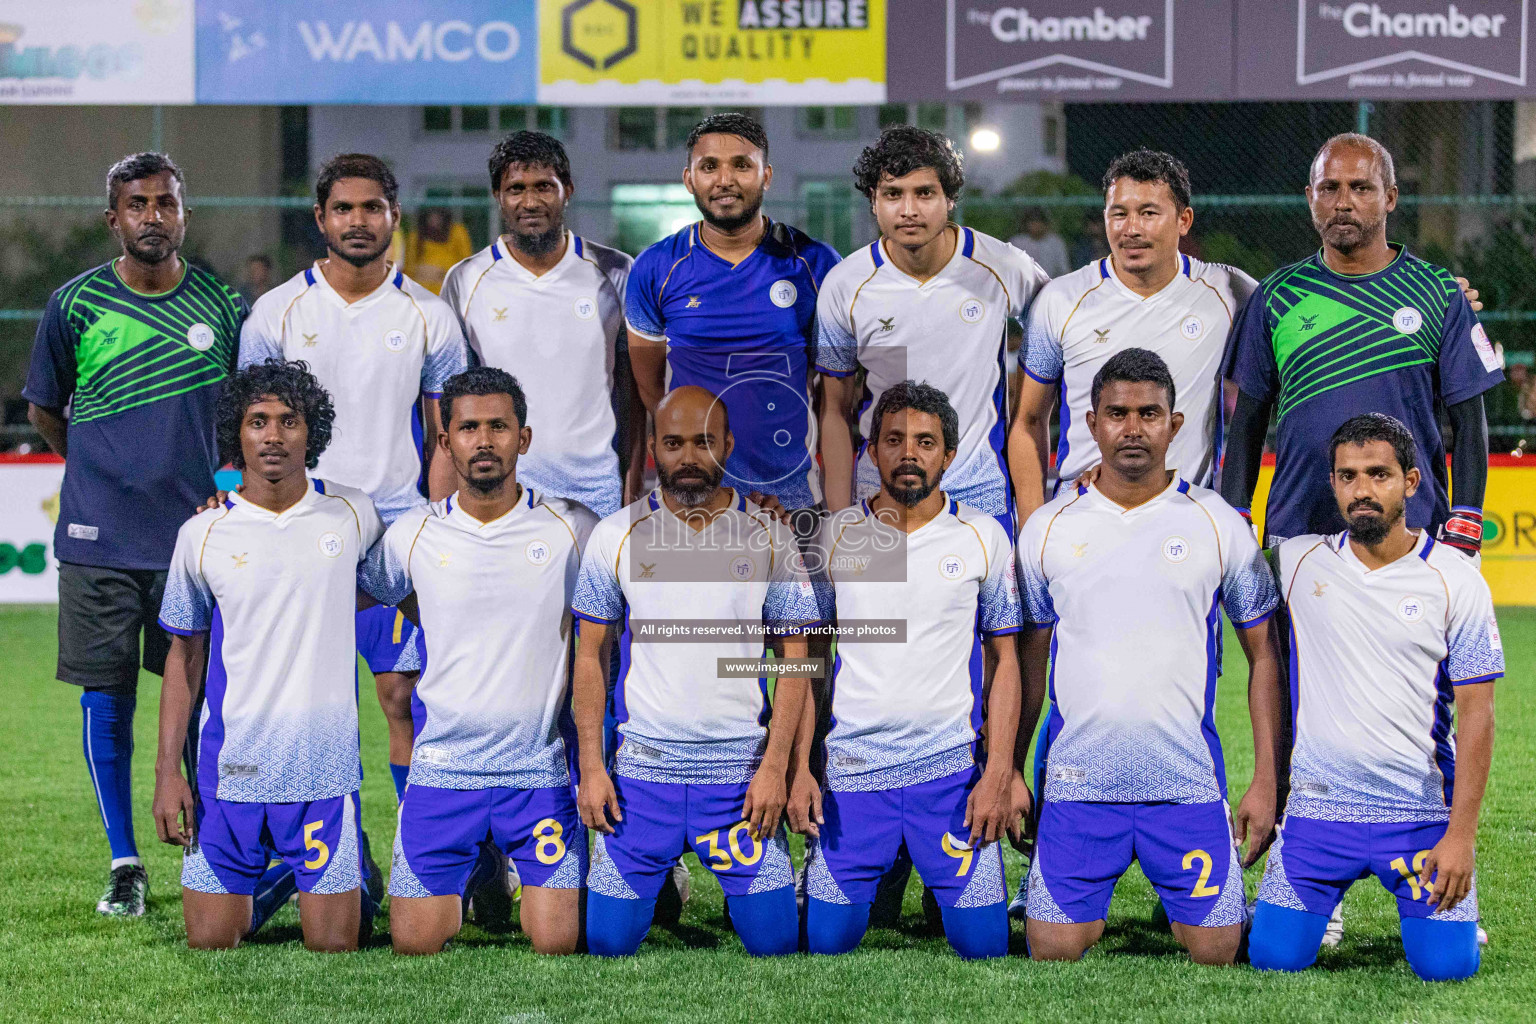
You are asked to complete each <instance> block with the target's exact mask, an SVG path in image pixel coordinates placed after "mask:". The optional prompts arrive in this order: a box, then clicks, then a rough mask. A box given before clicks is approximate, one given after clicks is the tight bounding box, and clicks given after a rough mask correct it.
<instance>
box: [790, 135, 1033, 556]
mask: <svg viewBox="0 0 1536 1024" xmlns="http://www.w3.org/2000/svg"><path fill="white" fill-rule="evenodd" d="M853 176H854V183H855V184H856V185H857V186H858V189H859V191H860V192H862V193H864V195H865V197H866V198H867V199H868V200H869V205H870V209H871V211H873V213H874V215H875V222H876V223H877V224H878V225H879V226H880V238H879V239H877V240H876V241H874V242H872V243H871V244H870V245H868V246H866V247H865V248H863V249H860V250H859V251H858V252H856V253H854V254H853V255H851V256H849V257H848V258H847V259H846V260H843V261H842V262H841V263H839V264H838V265H837V267H836V268H834V269H833V271H832V272H831V273H830V274H828V275H827V281H826V285H825V286H824V287H823V288H822V293H821V298H820V299H819V300H818V302H817V305H816V316H817V325H818V335H817V343H816V368H817V370H818V371H819V372H820V373H821V386H822V392H823V395H822V406H821V436H822V441H821V458H822V464H823V466H824V468H825V472H826V480H827V504H828V505H829V506H830V507H831V508H834V509H839V508H845V507H847V506H848V505H849V504H850V503H852V502H854V501H856V500H857V499H858V498H859V497H861V496H870V495H873V494H875V493H876V492H878V491H879V489H880V479H879V473H878V471H877V470H876V468H875V463H874V461H873V460H865V459H862V458H859V457H858V456H859V455H861V454H862V449H861V450H860V452H858V453H855V451H854V448H853V435H852V429H851V426H850V424H849V415H848V413H849V410H852V409H853V408H854V407H855V404H856V402H855V399H856V396H855V395H854V393H853V381H854V378H853V374H854V373H855V372H856V371H857V370H858V368H859V367H860V366H862V367H864V369H865V371H866V379H865V389H866V391H867V394H866V395H865V396H864V401H863V404H862V405H860V406H859V408H860V410H861V411H860V413H859V420H858V428H859V432H860V433H861V434H862V435H863V436H864V437H865V438H866V444H867V443H868V441H867V439H868V438H869V437H870V429H871V418H870V417H871V413H870V412H869V409H870V406H871V404H873V403H878V402H879V400H880V396H881V395H882V394H884V393H885V389H886V388H889V387H892V386H894V385H896V384H897V383H899V382H900V381H904V380H907V379H909V378H910V379H913V380H926V381H928V382H929V383H931V384H933V385H934V386H935V387H937V388H938V389H939V390H940V391H943V392H944V393H945V394H946V395H948V396H949V400H950V401H951V402H952V403H953V404H954V407H955V411H956V412H957V413H958V414H959V416H960V442H959V448H958V449H957V450H956V452H955V463H954V468H953V469H952V470H951V471H950V472H949V473H948V474H947V476H946V479H947V481H948V484H947V490H948V493H949V495H950V497H952V498H954V499H955V500H956V501H958V502H960V503H961V504H963V505H969V506H970V507H972V508H974V509H977V510H978V511H981V512H985V513H987V514H988V515H991V516H996V517H998V520H999V522H1001V523H1002V524H1003V526H1004V528H1005V529H1006V530H1007V531H1008V535H1009V537H1010V538H1011V537H1012V536H1013V534H1014V522H1013V502H1012V501H1011V500H1010V496H1009V484H1008V468H1007V464H1006V462H1005V460H1004V442H1005V440H1006V438H1007V434H1008V381H1007V377H1006V375H1005V373H1004V370H1003V360H1004V349H1005V345H1006V342H1007V325H1008V322H1009V321H1010V320H1017V319H1018V318H1020V317H1022V316H1023V315H1024V311H1025V310H1026V309H1028V308H1029V304H1030V301H1031V300H1032V299H1033V298H1034V297H1035V293H1036V292H1038V291H1039V290H1040V288H1041V286H1043V285H1044V284H1045V282H1046V281H1047V277H1046V274H1045V271H1043V270H1041V269H1040V266H1039V264H1037V263H1035V261H1034V260H1032V259H1030V258H1029V256H1028V255H1027V254H1026V253H1024V252H1022V251H1021V250H1019V249H1015V248H1014V247H1013V246H1011V245H1009V244H1008V243H1007V242H1002V241H999V240H997V239H996V238H992V237H991V236H989V235H984V234H982V233H980V232H979V231H973V230H972V229H970V228H962V227H959V226H957V225H955V224H953V223H951V222H950V219H949V215H950V213H951V212H952V211H953V210H954V208H955V200H956V199H958V198H959V196H960V190H961V188H962V187H963V186H964V184H965V179H964V175H963V174H962V171H961V166H960V154H959V153H957V152H956V151H955V147H954V145H953V144H952V143H951V142H950V141H949V140H948V139H946V138H945V137H944V136H943V135H940V134H939V133H938V132H931V131H927V130H925V129H922V128H914V127H912V126H910V125H902V126H898V127H895V128H888V129H886V130H885V131H884V132H882V133H881V134H880V140H879V141H878V142H876V143H875V144H874V145H873V146H870V147H869V148H867V149H865V150H864V152H863V153H862V154H860V156H859V159H858V162H857V163H856V164H854V168H853Z"/></svg>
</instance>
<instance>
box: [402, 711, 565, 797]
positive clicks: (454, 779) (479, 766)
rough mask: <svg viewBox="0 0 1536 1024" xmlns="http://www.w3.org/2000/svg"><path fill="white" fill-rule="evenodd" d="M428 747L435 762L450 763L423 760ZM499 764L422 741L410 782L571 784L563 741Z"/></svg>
mask: <svg viewBox="0 0 1536 1024" xmlns="http://www.w3.org/2000/svg"><path fill="white" fill-rule="evenodd" d="M429 719H430V712H429ZM424 747H428V748H432V749H431V750H430V751H429V753H430V755H431V757H432V758H442V759H443V760H445V761H447V762H448V763H446V764H438V763H436V762H435V761H434V760H432V759H429V758H427V757H423V756H421V752H422V750H423V748H424ZM497 760H498V759H495V758H489V757H479V758H473V757H458V756H454V755H453V754H451V753H448V754H444V753H443V752H442V751H441V744H431V743H428V744H423V743H420V742H419V741H418V743H417V747H416V754H415V756H413V757H412V758H411V774H410V776H409V782H410V784H411V785H413V786H431V787H433V788H435V789H497V788H506V789H555V788H557V787H562V786H569V785H570V783H571V775H570V769H569V768H568V767H567V765H566V761H565V744H564V743H562V742H560V741H559V740H556V741H555V743H554V744H553V745H552V746H550V747H548V748H546V749H544V750H541V751H540V752H539V753H538V754H537V755H536V756H534V757H520V758H508V759H506V762H510V763H506V762H503V763H501V764H498V763H497Z"/></svg>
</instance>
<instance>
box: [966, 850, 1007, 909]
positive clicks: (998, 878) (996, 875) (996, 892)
mask: <svg viewBox="0 0 1536 1024" xmlns="http://www.w3.org/2000/svg"><path fill="white" fill-rule="evenodd" d="M1006 895H1007V892H1006V889H1005V888H1004V883H1003V844H1002V843H999V842H992V843H988V844H987V845H986V846H983V847H982V848H981V850H980V851H978V852H977V853H976V862H975V864H974V866H973V867H972V868H971V877H970V880H969V881H968V882H966V883H965V890H964V891H963V892H961V893H960V897H959V899H957V900H955V907H956V908H957V909H960V910H969V909H971V908H973V907H990V906H992V905H993V904H995V903H1001V902H1003V899H1004V898H1005V897H1006Z"/></svg>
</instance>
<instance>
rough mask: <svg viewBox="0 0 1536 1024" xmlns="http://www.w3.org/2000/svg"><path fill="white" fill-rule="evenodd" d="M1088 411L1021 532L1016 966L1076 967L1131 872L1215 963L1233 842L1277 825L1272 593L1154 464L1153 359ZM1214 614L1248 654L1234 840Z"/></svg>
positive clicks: (1258, 570)
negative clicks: (1025, 780) (1024, 837)
mask: <svg viewBox="0 0 1536 1024" xmlns="http://www.w3.org/2000/svg"><path fill="white" fill-rule="evenodd" d="M1091 398H1092V402H1091V406H1090V411H1089V413H1088V430H1089V431H1090V433H1091V434H1092V435H1093V438H1094V441H1095V442H1097V444H1098V446H1099V453H1100V455H1101V456H1102V459H1103V462H1102V464H1101V468H1100V471H1099V476H1098V479H1097V480H1096V481H1095V482H1094V483H1091V484H1088V485H1086V486H1081V487H1076V488H1073V489H1072V490H1070V491H1068V492H1067V493H1064V494H1062V495H1060V496H1059V497H1057V498H1056V499H1055V500H1053V501H1050V502H1047V503H1046V504H1045V505H1042V506H1041V507H1040V508H1039V509H1037V510H1036V511H1035V512H1034V514H1033V515H1031V516H1030V518H1029V522H1028V523H1027V524H1026V525H1025V527H1024V532H1023V533H1022V534H1021V535H1020V537H1019V554H1018V558H1019V573H1020V577H1021V579H1022V581H1023V586H1022V588H1021V589H1022V591H1023V595H1024V607H1025V616H1024V617H1025V619H1026V621H1028V622H1032V623H1034V624H1035V625H1036V626H1037V627H1038V628H1036V629H1035V630H1034V631H1033V632H1032V634H1031V635H1030V636H1029V637H1028V639H1027V640H1026V643H1025V655H1024V678H1025V681H1026V685H1025V709H1024V717H1023V728H1022V729H1021V735H1023V736H1025V737H1027V736H1028V735H1029V733H1030V732H1031V731H1033V729H1034V725H1035V720H1036V718H1037V717H1038V714H1039V708H1040V705H1041V703H1042V701H1043V698H1044V695H1045V692H1046V690H1047V688H1049V690H1050V696H1051V701H1052V707H1051V711H1050V716H1049V718H1048V719H1047V721H1046V725H1045V729H1044V731H1043V733H1042V735H1041V737H1040V740H1039V746H1040V748H1041V749H1042V750H1043V752H1044V754H1043V756H1044V766H1045V767H1044V778H1045V786H1044V793H1043V794H1042V800H1043V802H1042V808H1043V809H1042V811H1041V815H1040V825H1039V838H1038V839H1037V841H1036V844H1035V857H1034V861H1033V863H1032V864H1031V866H1030V876H1029V890H1028V897H1027V916H1028V922H1027V924H1028V939H1029V950H1030V955H1031V956H1033V957H1034V958H1035V959H1037V960H1076V959H1078V958H1079V957H1081V956H1082V955H1083V953H1085V952H1086V951H1087V950H1088V949H1089V947H1091V946H1092V945H1093V944H1094V943H1095V942H1097V941H1098V940H1099V937H1100V936H1101V935H1102V934H1103V932H1104V920H1105V917H1106V915H1107V912H1108V910H1109V901H1110V897H1111V896H1112V895H1113V893H1114V888H1115V882H1116V881H1117V880H1118V879H1119V878H1120V876H1121V875H1122V874H1124V873H1125V871H1126V870H1127V869H1128V868H1129V867H1130V866H1131V862H1132V861H1139V862H1140V863H1141V868H1142V870H1143V871H1144V872H1145V873H1146V876H1147V879H1148V880H1149V881H1150V882H1151V883H1152V886H1153V888H1154V889H1156V890H1157V893H1158V896H1159V897H1160V898H1161V899H1162V903H1163V906H1164V907H1165V908H1166V909H1167V913H1168V917H1169V920H1170V921H1171V922H1172V925H1173V934H1174V937H1175V938H1177V939H1178V940H1179V942H1180V943H1181V944H1182V945H1183V946H1184V947H1185V948H1186V949H1188V950H1189V953H1190V957H1191V958H1192V959H1193V960H1195V961H1196V962H1197V963H1205V964H1230V963H1231V962H1232V961H1233V959H1234V957H1235V956H1236V954H1237V948H1238V944H1239V942H1240V940H1241V938H1242V926H1243V917H1244V899H1243V871H1242V861H1241V858H1240V857H1239V854H1238V851H1237V849H1236V848H1235V846H1234V842H1233V840H1234V837H1235V838H1236V839H1237V840H1239V841H1241V840H1242V839H1243V838H1244V837H1245V836H1246V837H1247V838H1248V839H1249V860H1250V861H1251V860H1253V859H1256V858H1257V857H1258V855H1259V853H1260V852H1262V848H1263V846H1264V844H1265V842H1266V841H1267V840H1268V838H1269V836H1270V834H1271V832H1272V831H1273V829H1274V823H1275V778H1276V769H1275V764H1276V762H1275V749H1276V748H1275V743H1276V736H1277V735H1278V733H1279V731H1280V726H1281V711H1280V708H1281V704H1280V676H1279V664H1278V659H1277V657H1276V654H1275V651H1274V649H1273V642H1272V637H1271V633H1272V630H1271V627H1270V622H1269V619H1270V616H1271V614H1272V613H1273V612H1274V610H1275V606H1276V604H1277V603H1278V598H1277V595H1276V593H1275V581H1274V577H1273V576H1272V575H1271V573H1270V571H1269V566H1268V565H1267V564H1265V562H1264V558H1263V555H1262V554H1261V553H1260V552H1259V547H1258V544H1257V543H1256V542H1255V541H1254V539H1253V533H1252V531H1251V530H1250V529H1249V528H1248V525H1247V523H1246V522H1244V520H1243V518H1242V517H1241V516H1240V515H1238V514H1237V513H1236V512H1235V511H1233V510H1232V508H1231V507H1230V506H1228V505H1227V504H1226V503H1224V502H1223V501H1222V500H1221V499H1220V498H1219V497H1218V496H1217V495H1215V494H1214V493H1212V492H1211V491H1208V490H1206V489H1204V488H1202V487H1196V486H1194V485H1192V484H1190V483H1189V482H1188V481H1186V480H1182V479H1180V478H1179V476H1178V474H1176V473H1172V472H1170V471H1169V470H1168V469H1167V461H1166V460H1167V454H1168V446H1169V442H1170V441H1172V439H1173V436H1174V435H1175V434H1176V433H1177V432H1178V430H1179V428H1180V426H1182V424H1183V421H1184V416H1183V414H1182V413H1176V412H1173V411H1172V410H1173V409H1174V408H1175V406H1174V400H1175V395H1174V384H1173V377H1172V375H1171V374H1170V373H1169V372H1168V367H1167V365H1166V364H1164V362H1163V361H1162V359H1161V358H1159V357H1158V356H1157V355H1155V354H1154V353H1152V352H1149V351H1147V350H1146V349H1137V348H1132V349H1125V350H1123V351H1121V352H1118V353H1116V354H1115V355H1113V356H1111V357H1110V358H1109V360H1108V361H1106V362H1105V363H1104V365H1103V366H1102V367H1100V369H1099V372H1098V373H1097V374H1096V375H1095V376H1094V379H1093V387H1092V392H1091ZM1222 608H1225V609H1226V612H1227V615H1228V616H1229V617H1230V618H1231V620H1232V624H1233V625H1234V626H1235V627H1236V629H1237V636H1238V640H1239V641H1240V642H1241V643H1242V645H1243V651H1244V653H1245V654H1247V656H1248V664H1249V674H1248V707H1249V713H1250V716H1251V718H1252V721H1253V744H1254V752H1255V758H1254V760H1255V769H1254V777H1253V784H1252V785H1251V786H1250V787H1249V788H1248V792H1247V794H1246V795H1245V796H1244V797H1243V799H1242V802H1241V803H1240V804H1239V805H1238V809H1237V815H1236V822H1235V827H1234V826H1233V824H1231V823H1229V815H1228V812H1227V804H1226V788H1227V787H1226V771H1225V769H1224V767H1223V764H1222V755H1221V743H1220V740H1219V739H1218V738H1217V736H1216V729H1215V723H1214V720H1213V716H1214V707H1213V705H1214V703H1215V699H1216V676H1217V671H1218V668H1219V664H1218V661H1217V659H1218V657H1219V652H1220V646H1219V643H1218V641H1219V639H1220V637H1221V612H1220V609H1222ZM1053 633H1054V635H1053ZM1048 657H1049V659H1050V660H1051V661H1052V662H1053V664H1051V666H1050V670H1049V674H1047V668H1046V664H1047V658H1048ZM1026 742H1027V740H1026Z"/></svg>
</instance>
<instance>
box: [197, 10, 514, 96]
mask: <svg viewBox="0 0 1536 1024" xmlns="http://www.w3.org/2000/svg"><path fill="white" fill-rule="evenodd" d="M535 17H536V5H535V0H386V2H381V3H372V4H358V3H354V2H352V0H304V2H302V3H299V2H293V0H288V2H278V0H198V4H197V101H198V102H199V103H431V104H450V103H475V104H491V103H532V102H534V99H535V95H536V88H537V81H538V49H539V48H538V32H537V29H536V27H535Z"/></svg>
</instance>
